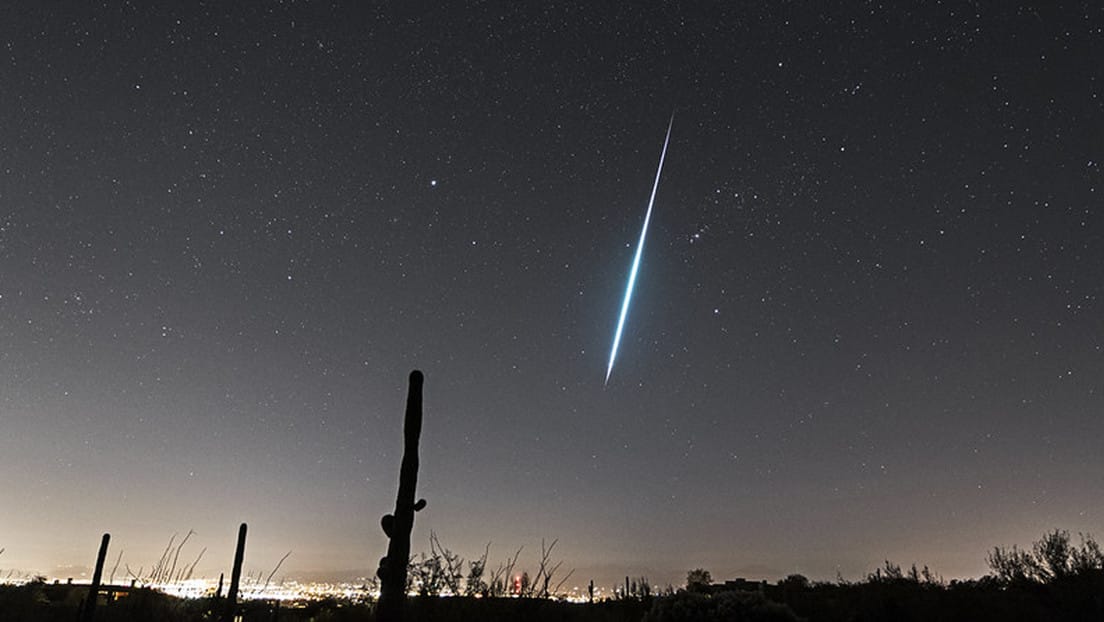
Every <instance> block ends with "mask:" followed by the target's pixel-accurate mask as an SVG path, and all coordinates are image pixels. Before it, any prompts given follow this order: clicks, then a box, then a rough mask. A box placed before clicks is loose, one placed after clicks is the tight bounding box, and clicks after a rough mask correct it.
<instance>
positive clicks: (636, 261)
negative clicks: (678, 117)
mask: <svg viewBox="0 0 1104 622" xmlns="http://www.w3.org/2000/svg"><path fill="white" fill-rule="evenodd" d="M674 124H675V114H674V113H671V121H670V122H669V123H667V137H666V138H664V139H663V151H662V152H661V153H660V154H659V167H658V168H657V169H656V176H655V182H654V183H653V184H652V197H651V198H650V199H648V211H647V212H645V214H644V227H643V228H642V229H641V230H640V241H639V242H637V243H636V255H635V256H634V257H633V262H632V269H630V270H629V283H628V285H627V286H626V287H625V300H624V301H623V302H622V303H621V315H620V317H618V319H617V331H616V332H615V333H614V334H613V347H612V348H610V356H609V365H607V366H606V382H605V384H606V385H608V384H609V379H610V374H612V373H613V363H614V361H616V360H617V346H619V345H621V331H622V329H624V328H625V317H626V316H627V315H628V314H629V302H630V301H631V300H632V292H633V285H635V284H636V271H637V268H639V267H640V255H641V254H642V253H643V252H644V238H645V237H647V235H648V223H649V222H651V220H652V205H654V204H655V198H656V190H658V189H659V176H660V174H661V173H663V159H664V158H666V157H667V143H669V142H670V141H671V127H672V126H674Z"/></svg>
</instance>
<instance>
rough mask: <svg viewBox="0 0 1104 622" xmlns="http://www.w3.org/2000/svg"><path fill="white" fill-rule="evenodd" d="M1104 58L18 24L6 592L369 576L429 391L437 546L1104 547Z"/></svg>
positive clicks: (723, 20) (916, 26)
mask: <svg viewBox="0 0 1104 622" xmlns="http://www.w3.org/2000/svg"><path fill="white" fill-rule="evenodd" d="M367 5H370V6H367ZM1102 58H1104V7H1102V6H1101V5H1100V4H1099V3H1096V2H1048V3H1043V2H1040V3H1014V2H935V1H924V2H919V1H916V2H896V3H890V4H888V5H883V4H881V3H874V2H842V3H789V2H775V1H769V2H768V1H755V2H751V1H749V2H729V3H716V4H711V3H686V4H676V3H659V2H654V3H653V2H649V3H632V4H629V3H595V2H555V3H553V2H548V3H540V4H539V5H538V3H515V2H466V3H461V2H456V3H448V4H447V5H445V4H444V3H442V5H441V6H431V5H430V3H394V4H390V3H347V4H337V5H333V4H330V3H322V2H280V3H262V2H242V3H237V2H233V3H226V2H222V3H199V2H193V3H182V4H172V5H171V6H170V5H165V4H163V3H155V4H151V5H150V6H148V7H142V6H135V5H134V4H132V3H127V2H107V3H103V4H99V3H90V2H58V3H39V2H31V1H29V0H28V1H27V2H12V3H5V4H4V6H3V8H2V9H0V475H2V476H0V547H4V548H6V552H5V553H4V554H3V556H0V569H11V568H17V569H21V570H23V571H36V570H37V571H41V572H44V573H46V574H61V576H65V575H64V574H62V573H65V572H68V571H71V570H72V569H70V568H67V567H68V566H87V565H88V564H90V563H91V562H92V561H93V559H94V556H95V552H96V547H97V545H98V541H99V535H100V534H102V533H104V532H110V533H111V534H112V538H113V539H112V550H111V553H110V554H109V556H110V557H111V558H112V560H113V559H114V556H115V555H117V553H118V551H119V550H124V551H125V553H124V557H123V563H124V564H129V565H131V566H132V567H133V568H134V569H135V570H136V569H137V567H138V566H146V567H147V568H148V567H149V565H150V564H153V563H154V562H156V560H157V558H158V556H159V555H160V553H161V550H162V549H163V548H164V546H165V543H166V542H167V540H168V538H169V536H170V535H172V534H173V533H174V532H179V533H181V534H183V533H185V532H187V531H188V530H189V529H194V530H195V531H196V532H197V535H196V536H193V539H192V540H191V541H190V542H189V545H188V548H185V549H184V553H183V554H182V558H183V557H187V556H189V555H191V556H194V555H195V554H196V553H198V550H199V548H200V547H202V546H207V547H210V550H209V551H208V553H207V556H206V557H205V559H204V562H203V563H201V564H200V567H199V569H200V571H203V572H205V573H207V574H208V575H210V574H214V575H217V574H218V572H220V571H223V570H225V569H226V568H227V567H228V566H229V564H230V561H231V558H232V555H233V550H232V549H233V541H234V537H235V534H236V529H237V524H238V523H239V522H241V521H246V522H248V523H249V525H250V540H249V543H248V545H247V552H246V555H247V562H246V569H247V570H250V569H264V570H266V571H267V570H268V569H271V567H272V566H273V565H274V564H275V562H276V561H277V560H278V559H279V558H280V557H281V556H282V555H283V554H284V553H286V552H287V551H288V550H291V551H293V554H292V556H291V557H290V558H289V559H288V561H287V562H286V563H285V565H284V570H286V571H287V572H288V574H289V575H295V574H297V573H315V574H317V575H325V574H327V573H330V574H334V575H338V574H341V573H345V572H347V571H353V570H357V569H364V571H365V572H368V573H370V572H372V571H373V570H374V568H375V566H376V565H377V563H378V559H379V558H380V556H382V555H383V554H384V552H385V549H386V540H385V537H384V535H383V533H382V531H381V529H380V527H379V518H380V516H381V515H382V514H384V513H387V512H390V511H391V509H392V508H393V506H394V502H395V489H396V484H397V479H398V465H399V460H400V457H401V453H400V452H401V420H402V412H403V407H404V399H405V393H406V378H407V374H408V373H409V371H410V370H411V369H414V368H418V369H422V370H424V371H425V374H426V384H425V401H426V410H425V424H424V430H423V434H422V468H421V472H420V481H419V496H422V497H425V498H426V499H427V500H428V502H429V504H428V507H427V508H426V509H425V510H424V511H423V512H421V513H419V514H418V516H417V522H416V526H415V532H414V535H413V542H414V545H413V547H414V550H416V551H417V550H428V548H429V543H428V537H429V532H430V530H433V531H434V532H436V533H437V535H438V536H439V537H440V539H441V541H442V543H443V544H445V546H447V547H449V548H451V549H453V550H455V551H457V552H459V553H461V554H462V555H464V556H465V557H468V558H470V557H473V556H478V555H479V554H480V553H482V550H483V547H484V546H485V544H486V543H487V542H493V545H492V548H491V565H492V566H494V565H496V564H497V562H498V561H500V560H501V559H503V558H505V557H506V556H507V554H508V553H511V552H512V551H513V550H515V549H516V548H518V547H520V546H525V547H526V548H525V550H524V551H523V554H522V558H521V560H522V561H521V562H520V564H519V565H520V566H526V565H528V567H530V568H531V569H532V568H533V566H534V565H535V561H534V560H535V557H536V553H537V551H539V548H540V540H541V538H546V539H548V540H552V539H554V538H559V544H558V545H557V548H556V552H557V555H556V556H557V558H559V559H563V560H564V567H565V568H572V567H574V568H577V569H578V570H577V571H576V577H577V578H578V583H579V584H580V585H584V584H585V583H586V581H587V580H588V579H589V578H595V579H596V580H597V581H598V582H599V584H600V585H608V584H610V583H612V581H614V580H616V578H617V577H621V576H623V575H625V574H632V575H634V576H639V575H641V574H643V575H647V576H648V577H649V578H652V579H653V582H657V583H666V582H668V581H671V582H674V583H677V582H679V581H680V580H681V579H682V578H684V577H685V573H686V570H688V569H690V568H695V567H704V568H707V569H709V570H711V571H712V573H713V576H714V578H717V579H723V578H731V577H735V576H745V577H749V578H768V579H774V578H778V577H780V576H784V575H785V574H787V573H791V572H800V573H803V574H806V575H807V576H809V577H812V578H822V579H834V578H835V577H836V576H837V572H839V573H841V574H842V575H843V576H844V577H849V578H859V577H860V576H862V575H863V574H864V573H865V572H868V571H871V570H873V568H875V567H876V566H879V565H881V564H882V561H883V560H885V559H887V558H888V559H890V560H893V561H895V562H897V563H901V564H906V565H907V564H911V563H912V562H917V563H920V564H928V565H929V566H931V568H932V569H933V570H934V571H936V572H937V573H940V574H943V575H944V576H946V577H948V578H950V577H956V576H978V575H980V574H982V573H983V572H984V571H985V570H986V568H985V554H986V551H987V550H989V549H991V548H992V547H993V546H995V545H1004V546H1009V545H1012V544H1019V545H1021V546H1023V545H1029V544H1030V542H1031V541H1032V540H1034V539H1037V538H1038V537H1039V536H1041V535H1042V534H1043V532H1045V531H1047V530H1050V529H1054V528H1064V529H1069V530H1070V531H1072V532H1074V533H1076V532H1078V531H1084V532H1090V533H1093V534H1095V535H1096V536H1097V537H1099V536H1102V535H1104V497H1101V495H1100V491H1101V489H1102V487H1104V451H1101V448H1102V447H1104V381H1102V378H1104V309H1102V306H1104V218H1102V215H1101V205H1100V204H1101V199H1102V198H1104V175H1102V170H1101V168H1102V162H1104V65H1102V63H1101V59H1102ZM673 111H674V113H675V119H674V127H673V130H672V134H671V141H670V147H669V149H668V152H667V158H666V164H665V166H664V169H663V176H662V180H661V182H660V185H659V191H658V194H657V196H656V201H655V208H654V213H653V215H652V220H651V225H650V230H649V232H648V241H647V244H646V246H645V249H644V252H643V258H642V261H641V265H640V273H639V277H638V280H637V283H636V290H635V294H634V298H633V300H632V305H631V309H630V312H629V316H628V320H627V322H626V325H625V333H624V337H623V339H622V342H621V346H620V352H619V355H618V360H617V364H616V366H615V367H614V369H613V373H612V376H611V378H610V380H609V384H608V386H604V385H603V381H604V377H605V372H606V363H607V360H608V356H609V349H610V345H611V342H612V337H613V331H614V328H615V326H616V323H617V313H618V311H619V308H620V305H621V301H622V296H623V294H624V289H625V282H626V278H627V275H628V272H629V267H630V263H631V261H632V256H633V252H634V250H635V245H636V241H637V238H638V236H639V234H640V228H641V225H642V223H643V219H644V212H645V209H646V207H647V203H648V197H649V194H650V191H651V186H652V182H653V179H654V176H655V173H656V166H657V163H658V160H659V154H660V149H661V148H662V146H663V138H664V132H665V131H666V128H667V123H668V120H669V118H670V116H671V114H672V112H673ZM77 572H78V575H79V570H78V571H77ZM121 572H122V571H120V574H121Z"/></svg>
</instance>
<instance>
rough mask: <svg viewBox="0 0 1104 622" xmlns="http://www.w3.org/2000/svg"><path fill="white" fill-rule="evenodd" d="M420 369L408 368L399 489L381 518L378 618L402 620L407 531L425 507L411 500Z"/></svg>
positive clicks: (419, 430)
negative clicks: (383, 548)
mask: <svg viewBox="0 0 1104 622" xmlns="http://www.w3.org/2000/svg"><path fill="white" fill-rule="evenodd" d="M423 380H424V377H423V376H422V372H420V371H418V370H414V371H412V372H410V390H409V392H408V393H407V396H406V417H405V418H404V419H403V457H402V466H401V467H400V469H399V493H398V496H397V497H396V499H395V513H394V514H387V515H385V516H384V517H383V519H382V520H381V521H380V523H381V525H382V526H383V532H384V533H385V534H387V538H388V544H387V556H386V557H384V558H383V559H381V560H380V566H379V570H378V571H377V572H376V574H377V575H378V576H379V578H380V598H379V604H378V606H377V608H376V619H377V620H378V621H379V622H401V620H402V618H403V604H404V603H405V601H406V573H407V567H406V566H407V563H408V562H409V560H410V532H411V530H413V529H414V512H417V511H419V510H421V509H422V508H424V507H425V505H426V502H425V499H419V500H418V502H417V503H415V502H414V489H415V487H416V486H417V484H418V437H419V436H421V434H422V381H423Z"/></svg>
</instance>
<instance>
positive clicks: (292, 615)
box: [0, 530, 1104, 622]
mask: <svg viewBox="0 0 1104 622" xmlns="http://www.w3.org/2000/svg"><path fill="white" fill-rule="evenodd" d="M554 544H555V542H553V543H551V544H546V545H545V546H543V547H542V553H541V556H540V557H539V558H538V569H537V570H536V571H535V572H534V573H532V575H531V580H530V581H529V582H528V584H527V586H526V588H525V589H524V590H519V589H518V587H519V585H520V584H521V583H523V581H522V580H520V577H523V576H524V575H525V571H521V572H519V571H518V570H517V568H518V566H517V563H518V562H517V560H518V558H519V555H520V552H514V553H511V554H509V555H508V556H507V557H506V558H505V559H504V560H503V561H501V562H499V564H498V565H497V566H495V569H494V570H493V571H489V572H488V571H487V570H486V569H487V567H488V561H487V559H488V557H489V556H490V551H491V548H490V546H488V547H487V548H486V549H484V553H483V554H482V555H480V557H479V558H477V559H474V560H463V559H462V558H460V557H459V556H458V555H456V554H455V553H453V552H451V551H450V550H449V549H447V548H446V547H445V546H443V545H442V544H441V543H440V540H439V539H438V538H437V537H436V535H433V536H431V538H430V545H429V550H428V551H427V552H425V553H420V554H418V555H416V556H413V559H412V560H411V561H410V565H409V569H410V574H409V576H410V577H411V579H410V582H409V583H408V585H407V589H406V592H405V594H404V596H405V597H406V602H405V606H404V615H405V617H406V618H407V619H410V620H422V621H429V622H433V621H437V620H442V621H443V620H480V621H484V620H486V621H492V622H493V621H506V620H533V621H536V622H540V621H543V620H556V621H578V622H641V621H644V622H690V621H696V622H711V621H746V622H759V621H762V622H766V621H776V622H790V621H795V622H796V621H799V620H806V621H808V622H854V621H859V620H900V621H905V622H910V621H913V620H915V621H920V620H955V621H957V620H962V621H964V622H965V621H986V620H1002V621H1004V620H1012V621H1025V622H1026V621H1029V620H1063V621H1066V620H1068V621H1074V622H1075V621H1079V620H1086V621H1088V620H1092V621H1097V620H1100V619H1101V618H1102V617H1104V554H1102V552H1101V547H1100V545H1099V544H1098V543H1097V542H1096V540H1094V539H1093V538H1092V536H1089V535H1084V534H1079V535H1078V536H1077V537H1076V538H1075V537H1073V536H1071V534H1070V533H1069V532H1068V531H1064V530H1054V531H1051V532H1048V533H1046V534H1043V536H1042V537H1041V538H1040V539H1039V540H1037V541H1035V542H1034V543H1032V544H1031V545H1029V546H1027V547H1025V548H1020V547H1018V546H1016V545H1013V546H1012V547H1010V548H1005V547H1001V546H998V547H995V548H994V549H993V550H992V551H991V552H990V553H989V555H988V558H987V561H988V564H989V567H990V572H989V573H988V574H987V575H985V576H983V577H980V578H978V579H971V580H952V581H945V580H944V579H943V578H942V577H940V576H939V575H938V574H937V573H935V572H933V571H932V570H930V569H929V568H927V567H924V566H921V567H918V566H916V565H912V566H910V567H908V568H904V567H902V566H900V565H898V564H895V563H892V562H889V561H886V562H885V563H884V564H883V565H882V566H880V567H878V568H876V569H874V570H873V571H871V572H869V573H868V574H867V575H866V576H865V577H864V578H863V579H862V580H859V581H847V580H844V579H841V578H839V579H837V580H835V581H810V580H809V579H807V578H806V577H803V576H801V575H798V574H792V575H789V576H787V577H785V578H783V579H781V580H779V581H776V582H770V583H768V582H765V581H762V582H756V581H742V580H737V581H727V582H715V581H714V580H713V578H712V577H711V576H710V573H709V572H708V571H707V570H704V569H701V568H698V569H694V570H691V571H689V572H688V573H687V579H686V582H685V584H684V585H682V586H679V587H678V588H674V587H666V588H664V589H660V590H655V589H654V588H653V587H652V586H651V585H650V584H649V583H648V581H647V579H644V578H639V577H638V578H628V579H627V580H626V587H623V588H622V587H620V586H619V589H616V590H614V591H613V592H612V595H611V596H608V597H606V598H595V599H594V600H593V601H592V602H568V601H567V600H565V599H564V598H562V596H558V595H557V592H556V590H554V589H552V588H551V587H547V588H546V587H545V586H546V584H547V585H554V583H553V580H554V578H555V577H556V576H559V575H558V574H557V573H556V571H555V570H554V569H555V568H557V567H559V565H560V564H559V563H551V560H552V555H551V552H552V550H553V548H554ZM541 568H543V570H541ZM506 577H514V581H506V580H505V578H506ZM546 579H547V583H546ZM104 590H105V591H106V592H107V594H108V595H111V597H109V598H104V595H101V602H100V606H99V607H97V608H96V609H95V619H96V620H98V621H108V622H114V621H122V620H134V621H136V622H146V621H149V622H153V621H162V620H163V621H167V622H210V621H213V620H221V619H225V618H224V617H223V616H225V615H226V612H227V611H228V604H229V602H228V599H227V598H225V597H221V596H218V595H209V596H206V597H204V598H195V599H184V598H176V597H173V596H169V595H167V594H164V593H161V592H159V591H157V590H154V589H152V588H148V587H136V588H133V589H130V590H126V591H125V595H122V596H119V595H118V594H116V593H115V592H113V591H111V590H110V589H109V588H108V587H105V588H104ZM88 592H89V588H88V586H86V585H66V584H49V583H47V582H46V581H45V578H44V577H37V578H34V579H32V580H30V581H28V582H26V583H23V584H20V585H15V584H9V585H0V614H2V616H3V619H4V620H5V621H8V620H10V621H13V622H38V621H51V622H52V621H54V620H58V621H60V620H64V621H66V622H69V621H71V620H74V619H77V616H78V615H79V614H80V612H81V611H82V603H83V602H84V601H85V599H86V597H87V594H88ZM233 612H234V615H236V616H241V619H242V620H243V621H247V622H248V621H258V622H260V621H266V622H267V621H270V620H282V621H285V622H323V621H345V620H359V621H373V620H379V619H380V617H379V615H378V602H376V601H374V600H372V599H370V598H368V599H358V600H354V599H350V600H337V599H329V600H318V601H304V602H296V603H280V602H278V601H266V600H249V601H243V602H241V603H238V604H237V605H236V606H235V607H234V608H233Z"/></svg>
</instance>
